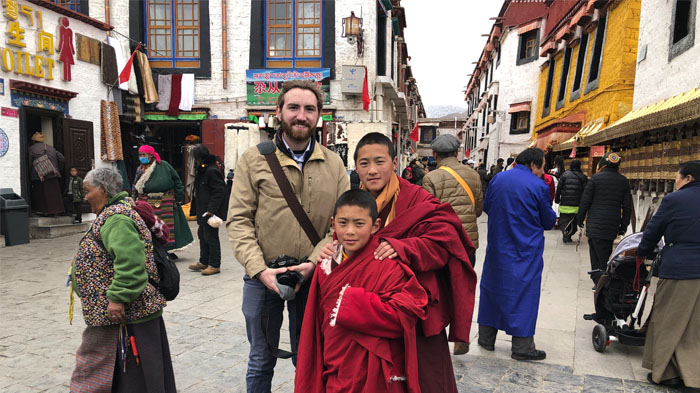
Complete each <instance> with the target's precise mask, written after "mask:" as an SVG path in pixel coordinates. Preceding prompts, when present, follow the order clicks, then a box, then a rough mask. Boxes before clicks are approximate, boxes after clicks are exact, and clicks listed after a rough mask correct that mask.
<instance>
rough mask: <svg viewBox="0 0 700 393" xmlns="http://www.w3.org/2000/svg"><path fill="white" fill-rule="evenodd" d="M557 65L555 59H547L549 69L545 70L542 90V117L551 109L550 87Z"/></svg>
mask: <svg viewBox="0 0 700 393" xmlns="http://www.w3.org/2000/svg"><path fill="white" fill-rule="evenodd" d="M556 66H557V61H556V60H555V59H554V57H552V58H551V59H550V60H549V70H548V71H547V84H546V86H545V92H544V102H543V103H542V117H547V116H549V112H550V110H551V109H552V89H553V87H554V69H555V68H556Z"/></svg>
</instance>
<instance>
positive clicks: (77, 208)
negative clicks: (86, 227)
mask: <svg viewBox="0 0 700 393" xmlns="http://www.w3.org/2000/svg"><path fill="white" fill-rule="evenodd" d="M63 202H64V205H65V206H66V211H68V210H72V213H73V214H75V219H76V220H77V221H81V222H82V221H83V212H82V211H81V210H82V209H81V208H82V205H83V203H82V202H73V196H72V195H67V196H65V197H63Z"/></svg>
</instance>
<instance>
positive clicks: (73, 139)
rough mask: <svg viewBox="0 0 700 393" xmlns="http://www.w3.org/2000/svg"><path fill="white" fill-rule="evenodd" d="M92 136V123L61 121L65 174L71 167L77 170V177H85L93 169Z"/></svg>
mask: <svg viewBox="0 0 700 393" xmlns="http://www.w3.org/2000/svg"><path fill="white" fill-rule="evenodd" d="M93 146H94V144H93V136H92V122H89V121H83V120H75V119H63V149H64V152H63V155H64V156H65V158H66V173H68V169H69V168H71V167H75V169H77V170H78V176H80V177H83V178H84V177H85V174H86V173H88V171H90V170H91V169H92V168H94V167H95V149H94V147H93Z"/></svg>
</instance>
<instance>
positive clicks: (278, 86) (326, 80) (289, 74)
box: [246, 68, 331, 105]
mask: <svg viewBox="0 0 700 393" xmlns="http://www.w3.org/2000/svg"><path fill="white" fill-rule="evenodd" d="M295 79H305V80H313V81H315V82H316V84H317V85H318V87H319V88H320V89H321V91H322V92H323V103H324V104H330V103H331V70H330V68H290V69H261V70H247V71H246V87H247V89H246V90H247V93H248V100H247V101H248V105H276V104H277V97H278V96H279V94H280V90H282V84H284V82H285V81H287V80H295Z"/></svg>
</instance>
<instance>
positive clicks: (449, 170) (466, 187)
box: [440, 166, 476, 207]
mask: <svg viewBox="0 0 700 393" xmlns="http://www.w3.org/2000/svg"><path fill="white" fill-rule="evenodd" d="M440 169H442V170H444V171H445V172H447V173H449V174H450V175H452V177H454V178H455V180H457V182H458V183H459V184H460V185H461V186H462V188H464V191H466V192H467V195H469V199H471V201H472V205H474V206H475V207H476V200H475V199H474V193H473V192H472V189H471V187H469V184H467V182H466V181H464V179H462V176H460V175H459V174H458V173H457V172H455V170H454V169H452V168H450V167H448V166H441V167H440Z"/></svg>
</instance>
